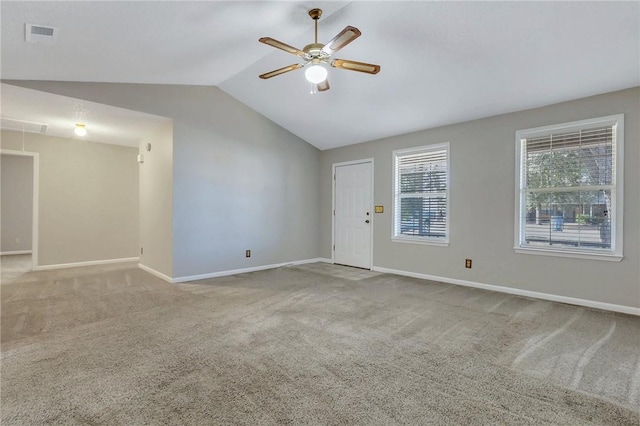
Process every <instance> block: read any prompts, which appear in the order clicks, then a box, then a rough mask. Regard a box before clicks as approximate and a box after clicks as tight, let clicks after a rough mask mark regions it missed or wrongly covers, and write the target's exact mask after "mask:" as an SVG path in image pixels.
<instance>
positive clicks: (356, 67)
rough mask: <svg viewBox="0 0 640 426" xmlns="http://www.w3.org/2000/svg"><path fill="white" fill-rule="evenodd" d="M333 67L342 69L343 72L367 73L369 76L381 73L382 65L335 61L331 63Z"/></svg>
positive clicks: (342, 60)
mask: <svg viewBox="0 0 640 426" xmlns="http://www.w3.org/2000/svg"><path fill="white" fill-rule="evenodd" d="M331 66H332V67H336V68H342V69H343V70H349V71H360V72H365V73H367V74H378V72H380V65H375V64H367V63H366V62H356V61H349V60H347V59H334V60H333V61H331Z"/></svg>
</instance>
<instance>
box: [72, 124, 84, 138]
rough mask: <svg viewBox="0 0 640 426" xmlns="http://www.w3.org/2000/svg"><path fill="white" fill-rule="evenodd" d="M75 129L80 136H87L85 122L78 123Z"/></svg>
mask: <svg viewBox="0 0 640 426" xmlns="http://www.w3.org/2000/svg"><path fill="white" fill-rule="evenodd" d="M73 131H74V132H75V134H76V135H78V136H86V135H87V128H86V127H85V125H84V124H80V123H78V124H76V128H75V129H73Z"/></svg>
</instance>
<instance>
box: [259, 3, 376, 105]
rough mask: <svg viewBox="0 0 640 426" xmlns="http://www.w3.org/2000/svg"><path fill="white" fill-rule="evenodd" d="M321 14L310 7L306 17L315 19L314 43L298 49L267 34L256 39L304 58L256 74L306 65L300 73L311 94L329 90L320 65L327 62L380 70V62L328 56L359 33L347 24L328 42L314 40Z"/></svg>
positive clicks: (273, 73)
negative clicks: (309, 87)
mask: <svg viewBox="0 0 640 426" xmlns="http://www.w3.org/2000/svg"><path fill="white" fill-rule="evenodd" d="M321 15H322V10H321V9H311V10H310V11H309V16H311V19H313V20H314V21H315V29H316V31H315V43H311V44H307V45H306V46H305V47H304V49H302V50H300V49H297V48H295V47H293V46H289V45H288V44H285V43H283V42H281V41H278V40H275V39H273V38H271V37H262V38H261V39H260V40H258V41H259V42H260V43H264V44H268V45H269V46H272V47H275V48H276V49H281V50H284V51H285V52H287V53H291V54H293V55H296V56H298V57H300V58H302V59H303V60H304V61H305V63H304V64H292V65H289V66H286V67H283V68H279V69H277V70H273V71H269V72H267V73H264V74H262V75H260V78H262V79H264V80H266V79H268V78H271V77H275V76H277V75H280V74H284V73H286V72H289V71H293V70H297V69H299V68H302V67H306V68H307V69H306V70H305V72H304V75H305V77H306V78H307V80H309V82H311V84H313V85H314V86H313V88H312V90H311V93H315V92H316V91H320V92H324V91H326V90H329V81H328V80H327V69H326V68H325V67H324V66H323V65H322V64H329V65H331V66H332V67H334V68H341V69H343V70H349V71H359V72H364V73H367V74H377V73H378V72H379V71H380V65H374V64H367V63H365V62H356V61H349V60H346V59H331V55H333V54H334V53H336V52H337V51H339V50H340V49H342V48H343V47H345V46H346V45H347V44H349V43H351V42H352V41H353V40H355V39H357V38H358V37H360V35H361V34H362V33H361V32H360V30H359V29H357V28H356V27H351V26H347V27H345V28H344V30H342V31H340V32H339V33H338V35H337V36H335V37H334V38H333V39H332V40H331V41H330V42H329V43H327V44H322V43H318V19H320V16H321Z"/></svg>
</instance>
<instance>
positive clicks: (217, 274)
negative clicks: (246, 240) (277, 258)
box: [171, 257, 331, 283]
mask: <svg viewBox="0 0 640 426" xmlns="http://www.w3.org/2000/svg"><path fill="white" fill-rule="evenodd" d="M316 262H329V263H331V260H329V259H324V258H319V257H318V258H314V259H303V260H294V261H293V262H284V263H273V264H270V265H261V266H253V267H251V268H242V269H230V270H227V271H220V272H211V273H208V274H201V275H189V276H184V277H177V278H173V279H172V280H171V282H173V283H184V282H187V281H197V280H205V279H207V278H217V277H226V276H228V275H236V274H245V273H247V272H256V271H264V270H266V269H275V268H281V267H283V266H293V265H304V264H306V263H316Z"/></svg>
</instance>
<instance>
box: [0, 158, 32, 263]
mask: <svg viewBox="0 0 640 426" xmlns="http://www.w3.org/2000/svg"><path fill="white" fill-rule="evenodd" d="M0 159H1V164H0V171H1V173H2V176H1V177H0V183H1V185H2V188H1V189H0V191H1V192H0V194H1V195H2V200H1V204H0V205H1V206H2V212H1V218H2V223H1V224H0V228H1V229H2V241H0V254H1V255H2V266H3V269H4V267H7V268H9V269H11V270H15V272H16V273H18V272H26V271H23V270H24V269H25V268H28V270H33V269H35V267H36V266H37V265H38V199H39V197H38V192H39V191H38V182H39V180H38V174H39V168H40V166H39V156H38V153H36V152H27V151H13V150H6V149H3V150H0Z"/></svg>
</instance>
